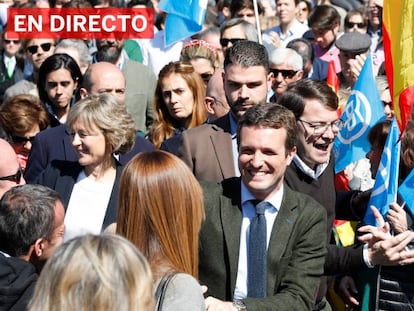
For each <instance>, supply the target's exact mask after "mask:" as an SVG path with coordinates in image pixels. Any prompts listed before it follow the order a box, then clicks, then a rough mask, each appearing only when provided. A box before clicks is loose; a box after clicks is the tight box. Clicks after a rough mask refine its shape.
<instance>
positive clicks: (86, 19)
mask: <svg viewBox="0 0 414 311" xmlns="http://www.w3.org/2000/svg"><path fill="white" fill-rule="evenodd" d="M7 16H8V22H7V36H8V38H9V39H33V38H56V39H108V38H115V39H130V38H134V39H139V38H152V37H153V36H154V11H153V9H134V8H131V9H124V8H99V9H98V8H97V9H95V8H53V9H36V8H28V9H20V8H19V9H18V8H9V9H8V15H7Z"/></svg>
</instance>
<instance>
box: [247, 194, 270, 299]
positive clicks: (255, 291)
mask: <svg viewBox="0 0 414 311" xmlns="http://www.w3.org/2000/svg"><path fill="white" fill-rule="evenodd" d="M256 202H257V201H256ZM256 202H253V204H255V203H256ZM269 205H270V203H268V202H265V201H259V203H257V204H256V206H255V207H256V216H255V217H253V219H252V221H251V223H250V236H249V255H248V262H247V270H248V274H247V297H249V298H264V297H266V267H267V251H266V218H265V215H264V212H265V209H266V207H267V206H269Z"/></svg>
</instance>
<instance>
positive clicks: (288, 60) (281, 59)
mask: <svg viewBox="0 0 414 311" xmlns="http://www.w3.org/2000/svg"><path fill="white" fill-rule="evenodd" d="M269 62H270V69H269V70H270V72H271V73H273V81H272V90H273V92H274V94H273V96H272V97H271V98H270V102H273V103H274V102H276V101H277V98H278V97H279V96H280V95H282V94H283V92H285V91H286V89H287V87H288V85H289V84H290V83H292V82H295V81H298V80H300V79H302V77H303V59H302V57H301V56H300V55H299V54H298V53H297V52H296V51H295V50H293V49H289V48H278V49H276V50H274V51H273V52H272V53H271V54H270V57H269Z"/></svg>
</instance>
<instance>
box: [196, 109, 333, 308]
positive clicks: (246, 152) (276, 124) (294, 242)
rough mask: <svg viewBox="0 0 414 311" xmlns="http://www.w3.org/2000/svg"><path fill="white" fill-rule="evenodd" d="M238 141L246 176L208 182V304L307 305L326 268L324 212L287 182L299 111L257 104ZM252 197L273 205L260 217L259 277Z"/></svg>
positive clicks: (203, 272) (204, 267)
mask: <svg viewBox="0 0 414 311" xmlns="http://www.w3.org/2000/svg"><path fill="white" fill-rule="evenodd" d="M237 140H238V150H239V157H238V164H239V168H240V174H241V178H237V177H236V178H231V179H226V180H224V181H223V182H222V183H221V184H216V183H203V189H204V196H205V208H206V218H205V221H204V223H203V226H202V228H201V232H200V246H199V249H200V254H199V258H200V259H199V260H200V261H199V278H200V282H201V284H202V285H206V286H207V287H208V293H207V294H208V295H209V297H207V298H206V307H207V309H208V310H249V311H251V310H310V309H311V308H312V306H313V303H314V299H315V292H316V290H317V288H318V285H319V282H320V276H321V275H322V273H323V263H324V257H325V253H326V247H325V237H324V235H325V230H326V211H325V209H324V208H323V207H322V206H321V205H320V204H319V203H317V202H316V201H315V200H313V199H312V198H310V197H309V196H307V195H303V194H300V193H297V192H294V191H292V190H291V189H290V188H289V187H288V186H287V185H286V184H284V174H285V170H286V168H287V166H288V165H289V164H290V163H291V161H292V159H293V156H294V154H295V152H296V146H295V141H296V121H295V118H294V115H293V114H292V113H291V111H289V110H288V109H286V108H284V107H282V106H279V105H276V104H259V105H255V106H253V107H252V108H250V109H249V110H247V112H246V113H245V114H243V116H241V118H240V119H239V125H238V129H237ZM255 200H259V201H266V202H267V203H268V204H267V207H266V209H265V211H264V216H263V215H261V217H264V218H265V220H264V223H262V225H263V226H264V227H265V228H264V230H265V233H264V235H265V237H264V238H263V240H264V244H265V245H264V248H265V250H264V254H263V257H264V258H263V260H264V262H263V264H261V265H260V267H259V268H261V267H262V268H263V269H262V270H261V271H259V272H258V273H257V275H260V276H261V277H260V278H259V279H256V274H254V273H252V271H253V270H254V269H255V268H257V265H252V261H253V262H254V261H255V260H256V259H252V256H253V257H255V256H254V255H256V252H255V251H253V250H252V249H253V248H256V246H255V243H256V242H257V241H258V240H259V235H258V234H255V232H257V231H256V230H257V229H253V227H254V222H255V218H257V217H259V216H258V215H257V214H256V211H255V203H253V202H254V201H255ZM256 206H259V204H257V205H256ZM262 221H263V219H262ZM253 234H254V236H252V235H253ZM260 260H261V259H260ZM256 287H261V288H262V291H261V292H260V293H257V292H256V290H255V289H256Z"/></svg>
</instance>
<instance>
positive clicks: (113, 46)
mask: <svg viewBox="0 0 414 311" xmlns="http://www.w3.org/2000/svg"><path fill="white" fill-rule="evenodd" d="M124 42H125V40H118V39H102V40H96V47H97V49H98V50H97V52H96V53H95V55H94V57H93V62H94V63H96V62H102V61H103V62H109V63H112V64H114V65H116V66H117V67H118V68H120V69H121V70H122V72H123V74H124V76H125V79H126V90H125V104H126V106H127V109H128V112H129V113H130V114H131V115H132V117H133V118H134V121H135V126H136V127H137V129H138V131H139V132H140V133H141V134H142V136H144V135H145V134H147V133H148V131H149V129H150V127H151V125H152V122H153V98H154V92H155V86H156V82H157V80H156V77H155V75H154V73H153V72H152V71H151V70H150V69H149V68H148V67H147V66H145V65H143V64H141V63H138V62H136V61H133V60H131V59H128V58H127V55H126V53H125V52H124V51H123V47H124Z"/></svg>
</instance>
